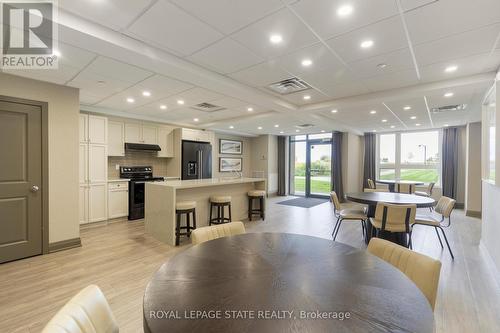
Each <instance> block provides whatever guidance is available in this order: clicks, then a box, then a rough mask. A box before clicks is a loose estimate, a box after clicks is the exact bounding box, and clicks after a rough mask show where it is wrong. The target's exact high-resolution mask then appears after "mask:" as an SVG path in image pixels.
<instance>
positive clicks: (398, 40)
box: [327, 16, 408, 62]
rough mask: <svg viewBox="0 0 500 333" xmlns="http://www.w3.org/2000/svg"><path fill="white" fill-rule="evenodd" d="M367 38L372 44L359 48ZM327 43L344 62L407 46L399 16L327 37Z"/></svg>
mask: <svg viewBox="0 0 500 333" xmlns="http://www.w3.org/2000/svg"><path fill="white" fill-rule="evenodd" d="M367 40H372V41H373V42H374V44H373V46H372V47H371V48H367V49H363V48H361V46H360V45H361V43H362V42H363V41H367ZM327 43H328V45H330V46H331V47H332V48H333V49H334V50H335V52H337V53H338V55H339V56H340V57H341V58H342V59H344V61H346V62H352V61H356V60H361V59H366V58H369V57H374V56H377V55H381V54H384V53H389V52H393V51H396V50H399V49H404V48H407V47H408V42H407V40H406V36H405V34H404V30H403V26H402V23H401V19H400V18H399V16H397V17H393V18H389V19H386V20H383V21H380V22H377V23H374V24H371V25H369V26H366V27H364V28H360V29H357V30H354V31H351V32H349V33H347V34H344V35H342V36H338V37H335V38H332V39H329V40H327Z"/></svg>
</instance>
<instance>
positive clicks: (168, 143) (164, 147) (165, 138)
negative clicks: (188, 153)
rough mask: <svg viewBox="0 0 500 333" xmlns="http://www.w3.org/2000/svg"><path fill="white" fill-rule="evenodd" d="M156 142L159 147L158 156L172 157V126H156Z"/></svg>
mask: <svg viewBox="0 0 500 333" xmlns="http://www.w3.org/2000/svg"><path fill="white" fill-rule="evenodd" d="M158 144H159V145H160V148H161V150H160V151H159V152H158V157H174V129H173V128H172V127H167V126H160V128H158Z"/></svg>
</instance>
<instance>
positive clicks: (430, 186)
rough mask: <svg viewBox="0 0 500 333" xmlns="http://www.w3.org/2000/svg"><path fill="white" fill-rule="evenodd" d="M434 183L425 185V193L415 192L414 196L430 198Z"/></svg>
mask: <svg viewBox="0 0 500 333" xmlns="http://www.w3.org/2000/svg"><path fill="white" fill-rule="evenodd" d="M435 184H436V183H434V182H430V183H429V184H428V185H427V188H426V189H425V192H424V191H415V193H414V194H416V195H419V196H421V197H428V198H430V197H432V191H433V190H434V185H435Z"/></svg>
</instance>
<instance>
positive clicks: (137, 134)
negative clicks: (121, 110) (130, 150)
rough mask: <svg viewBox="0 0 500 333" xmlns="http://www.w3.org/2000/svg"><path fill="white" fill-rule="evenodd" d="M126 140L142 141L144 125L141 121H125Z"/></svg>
mask: <svg viewBox="0 0 500 333" xmlns="http://www.w3.org/2000/svg"><path fill="white" fill-rule="evenodd" d="M125 142H129V143H142V125H141V124H140V123H125Z"/></svg>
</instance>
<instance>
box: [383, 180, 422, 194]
mask: <svg viewBox="0 0 500 333" xmlns="http://www.w3.org/2000/svg"><path fill="white" fill-rule="evenodd" d="M375 182H376V183H378V184H384V185H387V188H388V189H389V192H396V191H395V187H396V184H407V185H414V186H419V185H424V182H421V181H416V180H390V179H377V180H375Z"/></svg>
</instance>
